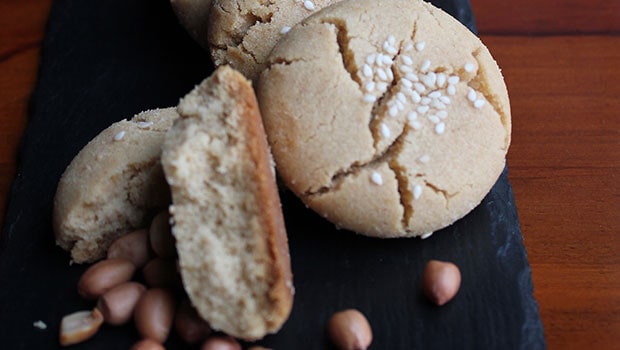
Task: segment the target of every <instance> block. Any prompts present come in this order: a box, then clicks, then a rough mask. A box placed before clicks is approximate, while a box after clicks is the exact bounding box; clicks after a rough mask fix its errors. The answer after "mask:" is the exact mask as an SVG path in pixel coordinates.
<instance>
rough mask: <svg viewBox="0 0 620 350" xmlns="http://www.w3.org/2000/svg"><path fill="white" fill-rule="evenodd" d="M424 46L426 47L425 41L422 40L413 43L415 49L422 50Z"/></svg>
mask: <svg viewBox="0 0 620 350" xmlns="http://www.w3.org/2000/svg"><path fill="white" fill-rule="evenodd" d="M424 47H426V43H425V42H424V41H418V42H417V43H416V44H415V49H416V50H417V51H422V50H424Z"/></svg>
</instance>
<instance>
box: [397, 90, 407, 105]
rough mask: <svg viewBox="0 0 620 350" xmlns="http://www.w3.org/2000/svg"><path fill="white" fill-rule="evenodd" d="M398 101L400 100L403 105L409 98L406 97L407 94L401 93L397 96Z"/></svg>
mask: <svg viewBox="0 0 620 350" xmlns="http://www.w3.org/2000/svg"><path fill="white" fill-rule="evenodd" d="M396 99H398V100H399V101H400V102H401V103H407V97H405V94H403V93H402V92H400V91H399V92H398V93H397V94H396Z"/></svg>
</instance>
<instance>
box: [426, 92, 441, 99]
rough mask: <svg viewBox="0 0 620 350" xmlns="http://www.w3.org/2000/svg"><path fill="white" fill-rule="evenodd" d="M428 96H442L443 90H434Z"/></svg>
mask: <svg viewBox="0 0 620 350" xmlns="http://www.w3.org/2000/svg"><path fill="white" fill-rule="evenodd" d="M428 97H430V98H440V97H441V92H440V91H437V90H435V91H432V92H431V93H429V94H428Z"/></svg>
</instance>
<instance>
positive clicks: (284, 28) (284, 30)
mask: <svg viewBox="0 0 620 350" xmlns="http://www.w3.org/2000/svg"><path fill="white" fill-rule="evenodd" d="M290 30H291V27H289V26H284V27H282V29H280V34H286V33H288V32H289V31H290Z"/></svg>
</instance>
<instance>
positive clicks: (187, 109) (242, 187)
mask: <svg viewBox="0 0 620 350" xmlns="http://www.w3.org/2000/svg"><path fill="white" fill-rule="evenodd" d="M178 112H179V114H180V115H181V118H180V119H179V120H177V122H175V124H174V126H173V127H172V128H171V129H170V131H169V132H168V134H167V136H166V141H165V143H164V151H163V154H162V164H163V167H164V171H165V174H166V179H167V181H168V183H169V184H170V187H171V192H172V201H173V205H172V206H171V207H170V213H171V214H172V219H173V222H174V223H173V227H172V232H173V234H174V236H175V237H176V246H177V251H178V254H179V266H180V270H181V276H182V279H183V285H184V287H185V290H186V292H187V294H188V296H189V298H190V299H191V301H192V304H193V305H194V306H195V307H196V309H197V311H198V313H199V314H200V315H201V316H202V317H203V318H204V319H205V320H207V321H208V322H209V324H210V325H211V327H212V328H213V329H216V330H221V331H223V332H225V333H227V334H229V335H232V336H234V337H237V338H242V339H246V340H254V339H259V338H262V337H263V336H265V335H266V334H268V333H274V332H276V331H277V330H278V329H280V327H281V326H282V324H283V323H284V322H285V321H286V319H287V318H288V315H289V313H290V311H291V308H292V303H293V284H292V276H291V268H290V257H289V253H288V242H287V237H286V231H285V227H284V219H283V217H282V211H281V208H280V199H279V196H278V191H277V188H276V183H275V175H274V171H273V168H272V167H271V162H270V154H269V149H268V146H267V139H266V136H265V133H264V130H263V126H262V124H261V117H260V112H259V109H258V105H257V102H256V97H255V95H254V90H253V89H252V87H251V85H250V82H249V81H248V80H246V79H245V78H244V77H243V76H242V75H241V74H240V73H239V72H236V71H234V70H233V69H231V68H230V67H227V66H223V67H220V68H218V69H217V70H216V71H215V73H214V74H213V75H212V76H211V77H209V78H207V79H206V80H205V81H203V82H202V83H201V84H200V85H199V86H197V87H196V88H195V89H194V90H193V91H192V92H190V93H189V94H188V95H186V96H185V97H184V98H183V99H182V100H181V102H180V104H179V106H178Z"/></svg>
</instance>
